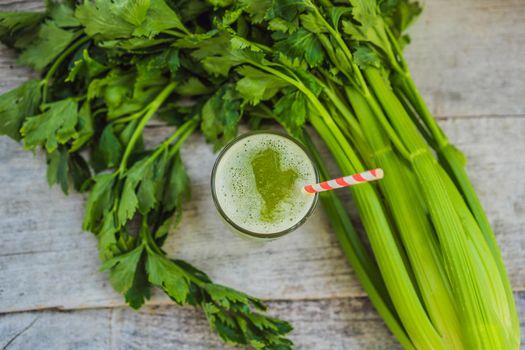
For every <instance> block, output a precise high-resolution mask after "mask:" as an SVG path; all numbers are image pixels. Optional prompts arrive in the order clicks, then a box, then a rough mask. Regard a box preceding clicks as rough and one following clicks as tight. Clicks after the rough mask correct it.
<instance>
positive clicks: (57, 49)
mask: <svg viewBox="0 0 525 350" xmlns="http://www.w3.org/2000/svg"><path fill="white" fill-rule="evenodd" d="M79 34H80V33H75V32H70V31H68V30H64V29H62V28H60V27H58V26H57V25H56V24H55V23H54V22H50V21H47V22H45V23H44V24H42V25H41V26H40V28H39V30H38V38H37V39H36V40H35V42H34V43H32V44H31V46H29V47H28V48H27V49H25V51H23V52H22V54H21V55H20V57H19V61H20V63H22V64H25V65H28V66H30V67H32V68H34V69H36V70H43V69H44V68H45V67H47V66H48V65H49V64H50V63H51V62H53V60H54V59H55V58H57V57H58V55H60V53H61V52H62V51H63V50H64V49H65V48H66V47H68V46H69V45H70V44H71V43H72V42H73V41H74V40H75V39H76V38H78V36H79Z"/></svg>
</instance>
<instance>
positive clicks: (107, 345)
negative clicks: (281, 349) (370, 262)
mask: <svg viewBox="0 0 525 350" xmlns="http://www.w3.org/2000/svg"><path fill="white" fill-rule="evenodd" d="M516 301H517V303H518V309H519V310H521V314H520V317H521V318H522V319H523V318H524V317H525V314H524V313H525V293H519V294H518V295H516ZM269 306H270V308H271V310H272V314H274V315H280V316H281V317H286V319H287V320H289V321H291V322H292V323H293V324H294V326H295V329H294V331H293V332H292V333H291V338H292V340H293V341H294V343H295V344H296V349H298V350H387V349H388V350H395V349H400V346H399V344H397V343H396V340H395V339H394V337H393V336H392V335H391V334H390V332H389V331H388V330H387V329H386V327H385V325H384V324H383V321H382V320H381V319H380V318H379V317H378V316H377V314H376V312H375V311H374V310H373V308H372V306H371V304H370V303H369V302H368V300H367V299H366V298H351V299H348V298H345V299H333V300H319V301H295V302H271V303H270V304H269ZM521 330H522V332H521V334H522V335H521V337H522V338H521V339H522V344H523V343H524V342H525V325H524V324H523V323H522V324H521ZM9 342H10V344H9V346H8V347H5V345H6V344H7V343H9ZM0 347H2V348H3V349H9V350H17V349H21V350H25V349H39V350H48V349H49V350H55V349H72V350H73V349H74V350H77V349H107V350H135V349H137V350H139V349H157V350H163V349H166V350H168V349H177V350H209V349H235V348H233V347H228V346H225V345H224V344H221V343H220V341H219V340H218V339H217V338H216V336H215V335H213V334H212V333H211V332H210V331H209V329H208V325H207V322H206V320H205V318H204V317H203V315H202V314H201V313H200V312H198V311H196V310H194V309H191V308H186V307H185V308H181V307H177V306H173V305H171V306H163V307H158V306H153V307H145V308H143V309H141V310H140V311H139V312H135V311H132V310H130V309H128V308H110V309H92V310H81V311H75V312H60V311H41V312H23V313H15V314H6V315H0ZM523 348H524V347H522V349H523Z"/></svg>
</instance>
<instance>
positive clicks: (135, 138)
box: [118, 82, 177, 176]
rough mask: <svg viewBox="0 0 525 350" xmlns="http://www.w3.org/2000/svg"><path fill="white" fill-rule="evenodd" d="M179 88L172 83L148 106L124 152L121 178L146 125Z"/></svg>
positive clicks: (121, 163)
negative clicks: (176, 88)
mask: <svg viewBox="0 0 525 350" xmlns="http://www.w3.org/2000/svg"><path fill="white" fill-rule="evenodd" d="M176 86H177V83H176V82H172V83H170V84H168V85H167V86H166V87H165V88H164V89H163V90H162V91H161V92H160V94H159V95H158V96H157V97H156V98H155V99H154V100H153V101H152V102H151V103H150V104H149V105H148V107H147V109H146V110H147V112H146V114H145V115H144V116H143V117H142V120H141V121H140V123H139V124H138V125H137V128H136V129H135V131H134V132H133V135H132V136H131V139H130V140H129V143H128V144H127V146H126V150H125V151H124V155H123V156H122V160H121V162H120V167H119V170H118V171H119V173H120V176H122V174H123V173H124V171H125V170H126V165H127V162H128V158H129V156H130V155H131V152H132V151H133V148H135V144H136V143H137V141H138V139H139V137H140V136H141V135H142V131H143V130H144V128H145V127H146V124H147V123H148V122H149V121H150V119H151V118H152V117H153V115H154V114H155V112H156V111H157V110H158V109H159V108H160V106H161V105H162V104H163V103H164V101H165V100H166V98H168V96H169V95H170V94H171V93H172V92H173V90H174V89H175V87H176Z"/></svg>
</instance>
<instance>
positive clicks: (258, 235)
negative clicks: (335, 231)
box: [211, 130, 319, 239]
mask: <svg viewBox="0 0 525 350" xmlns="http://www.w3.org/2000/svg"><path fill="white" fill-rule="evenodd" d="M257 134H272V135H277V136H281V137H284V138H286V139H288V140H290V141H292V142H293V143H294V144H296V145H297V146H299V148H301V150H303V152H304V154H305V155H306V157H307V158H308V160H309V161H310V163H311V164H312V167H313V169H314V174H315V181H316V182H319V171H318V170H317V165H316V164H315V161H314V159H313V158H312V156H311V155H310V153H309V152H308V150H307V149H306V147H305V146H304V145H303V144H302V143H301V142H299V141H298V140H297V139H295V138H293V137H292V136H290V135H288V134H286V133H284V132H281V131H276V130H256V131H248V132H246V133H244V134H242V135H239V136H237V137H235V138H234V139H233V140H231V141H230V142H229V143H228V144H227V145H226V146H224V147H223V149H222V150H221V151H220V152H219V155H218V156H217V159H216V160H215V164H214V165H213V170H212V172H211V194H212V197H213V203H214V204H215V208H217V211H218V212H219V214H220V215H221V217H222V218H223V219H224V220H225V221H226V222H227V223H228V224H229V225H231V226H232V227H233V228H234V229H235V230H237V231H239V232H240V233H242V234H245V235H247V236H250V237H254V238H262V239H273V238H279V237H282V236H284V235H286V234H288V233H291V232H293V231H295V230H296V229H298V228H299V227H300V226H302V225H303V224H304V223H305V222H306V220H307V219H308V218H309V217H310V216H311V215H312V213H313V212H314V210H315V208H316V206H317V202H318V201H319V193H315V194H314V200H313V201H312V204H311V205H310V208H309V209H308V211H307V212H306V214H305V215H304V216H303V217H302V218H301V220H299V221H298V222H296V223H295V224H294V225H293V226H290V227H289V228H287V229H285V230H282V231H279V232H271V233H260V232H253V231H250V230H247V229H246V228H243V227H242V226H240V225H238V224H236V223H235V222H234V221H233V220H232V219H230V218H229V217H228V215H226V213H225V212H224V210H222V207H221V205H220V203H219V200H218V198H217V193H216V191H215V175H216V173H217V167H218V166H219V163H220V162H221V160H222V158H223V156H224V155H225V154H226V153H227V152H228V150H229V149H230V148H231V147H232V146H233V145H235V144H236V143H237V142H239V141H240V140H242V139H245V138H247V137H250V136H253V135H257Z"/></svg>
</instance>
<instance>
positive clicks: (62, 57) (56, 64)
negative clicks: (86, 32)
mask: <svg viewBox="0 0 525 350" xmlns="http://www.w3.org/2000/svg"><path fill="white" fill-rule="evenodd" d="M90 39H91V38H90V37H88V36H85V37H81V38H80V39H79V40H78V41H77V42H75V43H74V44H73V45H71V46H70V47H68V48H67V50H65V51H64V52H63V53H62V54H61V55H60V56H59V57H58V58H57V59H56V60H55V62H54V63H53V65H52V66H51V68H49V70H48V71H47V73H46V75H45V77H44V79H43V80H42V84H43V85H44V89H43V92H42V101H43V102H44V103H45V102H46V100H47V94H48V92H47V90H48V86H49V81H50V80H51V78H52V77H53V75H54V74H55V72H56V71H57V69H58V67H60V65H61V64H62V62H63V61H64V60H65V59H66V57H67V56H69V55H70V54H71V53H72V52H73V51H75V50H76V49H78V48H79V47H80V46H82V45H83V44H85V43H86V42H88V41H89V40H90Z"/></svg>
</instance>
